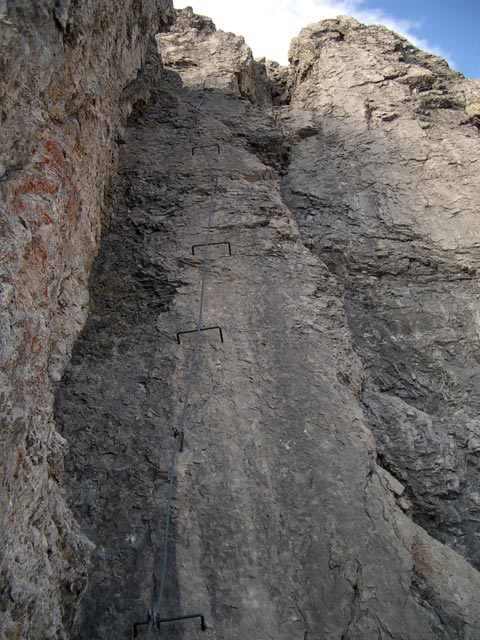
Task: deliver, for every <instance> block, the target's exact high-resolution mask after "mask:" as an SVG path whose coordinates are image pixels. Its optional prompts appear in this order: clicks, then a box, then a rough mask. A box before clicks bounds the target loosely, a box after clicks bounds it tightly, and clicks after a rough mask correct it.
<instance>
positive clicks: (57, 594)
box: [0, 0, 173, 640]
mask: <svg viewBox="0 0 480 640" xmlns="http://www.w3.org/2000/svg"><path fill="white" fill-rule="evenodd" d="M172 18H173V10H172V6H171V2H170V1H169V0H147V1H145V2H138V1H137V0H128V1H126V2H125V1H122V2H120V1H119V0H111V1H110V0H102V1H101V2H81V3H77V2H71V1H70V0H61V1H57V2H53V0H52V1H50V0H38V1H37V2H28V1H15V2H10V1H7V2H6V3H5V2H2V3H0V43H1V44H0V46H1V59H0V96H1V109H0V111H1V125H0V190H1V203H0V212H1V233H2V255H1V258H0V271H1V298H2V311H1V313H2V319H1V332H0V335H1V374H0V376H1V377H0V387H1V392H0V397H1V415H2V435H1V440H0V459H1V467H2V471H1V478H2V479H1V489H0V492H1V493H0V496H1V498H0V504H1V511H2V527H1V538H0V548H1V549H2V556H1V564H0V576H1V577H0V594H1V605H0V608H1V611H2V614H1V618H0V636H1V637H2V638H5V639H11V638H28V639H29V640H33V639H36V638H39V639H42V640H45V639H46V638H64V637H66V633H67V629H68V628H69V626H70V622H71V615H72V611H73V607H72V606H73V604H74V603H75V602H76V601H77V600H78V596H79V593H81V592H82V590H83V585H84V583H85V579H86V573H87V557H88V552H89V548H90V544H89V543H88V541H87V540H86V538H85V537H84V536H83V535H81V534H80V532H79V530H78V527H77V526H76V524H75V523H74V521H73V520H72V517H71V514H70V513H69V511H68V509H67V508H66V506H65V503H64V498H63V494H62V490H61V488H60V487H59V484H58V483H59V478H60V476H61V468H62V458H63V452H64V450H65V441H64V439H63V438H62V437H61V436H60V435H59V434H58V433H57V432H56V430H55V427H54V424H53V416H52V413H53V389H54V385H55V384H56V382H58V380H59V379H60V377H61V374H62V371H63V368H64V366H65V364H66V362H67V361H68V359H69V356H70V351H71V347H72V344H73V341H74V340H75V338H76V336H77V334H78V332H79V330H80V329H81V327H82V325H83V324H84V321H85V318H86V313H87V308H88V275H89V271H90V267H91V264H92V261H93V259H94V257H95V255H96V253H97V251H98V243H99V239H100V230H101V225H102V217H101V210H102V206H103V202H104V193H105V189H106V187H107V186H108V184H109V182H110V179H111V176H112V173H113V172H114V170H115V165H116V161H117V155H118V154H117V148H118V140H119V139H120V138H121V135H122V133H121V128H122V126H123V122H124V120H125V118H126V116H127V115H128V111H129V110H130V109H131V106H132V104H133V103H135V102H136V101H137V100H138V99H140V98H142V99H146V97H147V93H148V91H149V88H148V79H147V78H145V77H143V76H145V75H148V69H146V68H145V63H146V61H147V49H148V46H149V43H150V50H151V51H153V52H155V48H154V44H153V45H152V41H153V36H154V34H155V33H156V32H157V31H159V30H161V29H162V28H165V27H166V26H167V25H168V24H170V23H171V21H172ZM151 55H152V54H151ZM152 64H153V63H152ZM157 66H158V62H157ZM142 67H143V69H144V71H143V76H142V77H139V78H137V76H138V74H139V72H140V70H141V69H142ZM151 71H152V72H153V68H152V69H151ZM151 80H152V81H153V80H154V78H153V77H152V78H151Z"/></svg>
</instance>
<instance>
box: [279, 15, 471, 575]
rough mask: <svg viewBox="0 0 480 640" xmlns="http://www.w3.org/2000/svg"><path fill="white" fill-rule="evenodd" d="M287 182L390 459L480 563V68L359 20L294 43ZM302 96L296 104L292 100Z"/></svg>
mask: <svg viewBox="0 0 480 640" xmlns="http://www.w3.org/2000/svg"><path fill="white" fill-rule="evenodd" d="M290 57H291V60H292V67H291V73H292V78H291V80H290V93H291V96H292V106H291V107H290V108H284V109H283V110H282V111H283V113H282V116H281V117H282V118H283V122H284V125H285V128H286V131H291V134H290V136H291V137H292V138H293V139H298V135H297V127H298V125H297V124H296V115H295V114H296V112H297V111H302V110H304V109H305V108H307V110H308V111H309V112H310V114H311V118H312V119H313V120H314V121H315V122H316V124H317V126H318V130H319V134H318V135H316V136H312V135H309V136H308V137H306V138H305V139H303V140H300V141H298V142H295V141H294V142H293V145H292V151H291V161H290V164H289V166H288V170H287V172H286V175H285V176H284V179H283V185H284V187H283V188H284V196H285V198H286V201H287V202H288V204H289V206H290V207H291V209H292V211H294V213H295V216H296V218H297V220H298V222H299V225H300V229H301V233H302V237H303V238H304V239H305V241H306V242H307V243H308V244H309V246H311V247H312V250H313V251H315V252H316V253H318V255H320V257H321V258H322V259H323V260H324V261H325V262H326V264H327V265H328V266H329V267H330V269H331V270H332V271H333V272H334V273H335V274H336V275H337V277H338V279H339V282H341V283H342V285H343V286H344V287H345V302H346V311H347V315H348V321H349V326H350V328H351V331H352V335H353V338H354V341H355V349H356V351H357V353H358V354H359V356H360V359H361V361H362V363H363V366H364V369H365V393H364V395H363V400H364V402H365V405H366V409H367V415H368V419H369V424H370V426H371V428H372V430H373V433H374V435H375V437H376V441H377V446H378V453H379V457H380V460H381V463H382V465H384V466H385V467H386V468H387V469H388V470H389V471H391V472H392V473H393V474H394V475H395V476H396V477H397V478H398V479H399V480H401V481H402V482H403V483H404V484H405V485H406V486H407V488H408V495H409V498H410V499H411V501H412V505H411V513H412V515H413V517H414V519H415V520H416V521H417V522H419V523H420V524H422V525H423V526H424V527H425V528H426V529H427V531H429V532H430V533H432V535H434V536H435V537H436V538H438V539H439V540H441V541H442V542H445V543H447V544H449V545H450V546H452V548H454V549H456V550H458V551H459V552H460V553H461V554H462V555H464V556H465V557H466V558H467V559H468V560H469V561H470V562H471V563H472V564H473V565H474V566H476V567H477V568H478V567H480V555H479V549H480V527H479V523H480V501H479V495H480V494H479V492H480V476H479V466H478V463H479V458H478V455H479V454H478V438H479V435H480V432H479V427H480V424H479V399H480V397H479V389H480V385H479V382H480V378H479V375H480V350H479V333H478V327H479V324H478V318H479V317H480V316H479V313H480V306H479V292H480V291H479V277H478V265H479V255H480V254H479V247H480V244H479V240H480V227H479V226H478V220H477V217H478V210H479V206H480V189H479V186H480V177H479V172H478V162H479V159H480V144H479V131H478V126H477V124H478V123H477V122H476V120H475V117H476V116H475V115H474V114H475V113H477V112H478V105H479V102H478V101H479V96H480V81H478V80H476V81H475V80H465V79H464V78H463V76H461V75H460V74H458V73H455V72H452V71H451V70H450V69H449V68H448V66H447V65H446V63H445V62H444V61H443V60H440V59H439V58H436V57H435V56H432V55H430V54H427V53H423V52H421V51H418V50H417V49H415V47H413V46H412V45H410V44H409V43H408V42H407V41H405V40H403V39H402V38H400V37H399V36H397V35H395V34H393V33H391V32H390V31H388V30H387V29H385V28H383V27H365V26H364V25H361V24H359V23H358V22H356V21H355V20H353V19H351V18H340V19H338V20H327V21H324V22H323V23H320V24H319V25H311V26H309V27H307V28H306V29H305V30H303V31H302V32H301V34H300V36H299V37H298V38H297V39H296V40H294V41H293V43H292V47H291V50H290ZM292 109H294V110H293V111H292Z"/></svg>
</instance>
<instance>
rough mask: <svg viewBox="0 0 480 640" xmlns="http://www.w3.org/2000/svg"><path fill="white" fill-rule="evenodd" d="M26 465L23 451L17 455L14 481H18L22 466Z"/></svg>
mask: <svg viewBox="0 0 480 640" xmlns="http://www.w3.org/2000/svg"><path fill="white" fill-rule="evenodd" d="M24 464H25V455H24V453H23V451H19V452H18V455H17V466H16V468H15V471H14V472H13V479H14V480H18V478H19V470H20V467H21V466H22V465H24ZM12 516H13V514H12Z"/></svg>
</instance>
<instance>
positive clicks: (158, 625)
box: [133, 613, 207, 638]
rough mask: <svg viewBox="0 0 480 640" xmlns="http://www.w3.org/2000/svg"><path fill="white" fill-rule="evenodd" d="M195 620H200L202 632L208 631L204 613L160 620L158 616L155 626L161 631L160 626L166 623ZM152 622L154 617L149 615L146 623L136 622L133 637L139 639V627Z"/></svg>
mask: <svg viewBox="0 0 480 640" xmlns="http://www.w3.org/2000/svg"><path fill="white" fill-rule="evenodd" d="M193 618H200V625H201V626H200V628H201V629H202V631H206V630H207V623H206V622H205V616H204V615H203V613H190V614H188V615H186V616H173V617H172V618H159V617H158V616H157V618H156V620H155V625H156V627H157V629H159V628H160V625H161V624H163V623H164V622H177V621H179V620H191V619H193ZM151 621H152V616H151V615H150V614H148V615H147V621H146V622H134V624H133V637H134V638H138V627H142V626H146V625H147V624H150V622H151Z"/></svg>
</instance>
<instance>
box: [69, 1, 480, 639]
mask: <svg viewBox="0 0 480 640" xmlns="http://www.w3.org/2000/svg"><path fill="white" fill-rule="evenodd" d="M158 43H159V48H160V52H161V54H162V57H163V58H164V60H165V62H166V64H167V69H166V70H165V72H164V73H163V75H162V78H161V81H160V84H159V86H158V88H157V90H156V91H155V95H154V98H153V100H152V103H151V105H150V106H148V107H147V108H145V109H143V110H139V111H137V112H136V113H135V114H134V115H133V117H132V118H131V119H130V121H129V126H128V128H127V131H126V135H125V142H126V144H125V145H124V147H123V152H122V157H121V162H120V173H119V178H118V180H117V181H116V183H115V185H114V187H113V190H112V192H111V198H112V202H113V215H112V221H111V227H110V230H109V231H108V233H107V234H106V235H105V239H104V242H103V247H102V251H101V253H100V256H99V258H98V260H97V262H96V264H95V267H94V270H93V275H92V308H91V314H90V317H89V320H88V322H87V324H86V326H85V329H84V331H83V332H82V335H81V337H80V339H79V340H78V342H77V344H76V347H75V350H74V355H73V359H72V362H71V363H70V365H69V366H68V367H67V369H66V372H65V375H64V378H63V380H62V383H61V384H60V385H59V389H58V394H57V418H58V421H59V424H60V425H61V429H62V433H63V435H64V436H65V437H66V439H67V440H68V441H69V442H70V446H71V450H70V454H69V456H68V460H67V474H66V482H67V486H68V493H69V496H70V502H71V505H72V507H73V509H74V512H75V515H76V517H77V520H78V521H79V522H80V523H81V525H82V528H83V530H84V531H85V532H86V533H87V535H88V537H89V538H90V539H91V540H92V541H93V542H94V543H95V545H96V549H95V552H94V554H93V556H92V564H93V569H92V574H91V578H90V584H89V587H88V589H87V593H86V595H85V598H84V601H83V609H82V614H81V616H80V626H79V634H78V637H79V638H85V639H87V638H88V639H92V640H93V639H95V638H98V639H100V638H105V637H107V636H108V635H113V636H115V637H125V636H126V635H127V634H128V632H129V631H128V630H129V625H131V624H132V622H134V621H136V620H142V619H143V620H145V619H146V611H147V608H148V607H149V606H150V603H151V598H152V593H153V592H154V590H155V587H156V586H158V583H157V585H156V581H157V580H158V577H159V573H160V569H161V560H162V535H163V526H164V516H165V504H166V492H167V474H168V468H169V461H170V455H171V448H172V442H173V437H172V429H171V427H172V425H175V424H176V421H177V420H178V416H179V414H180V412H181V408H182V401H183V396H184V391H185V385H186V380H187V375H188V365H189V354H190V351H191V346H192V343H191V342H189V341H188V337H186V338H184V340H185V341H184V342H183V341H182V344H181V345H178V344H177V342H176V340H175V336H176V332H177V331H179V330H188V329H192V328H194V324H195V321H196V309H197V305H198V300H199V287H200V280H201V262H202V260H201V253H200V255H198V254H197V255H195V256H192V254H191V246H192V245H194V244H196V243H199V242H200V243H201V242H202V241H203V233H204V230H205V224H206V219H207V214H208V207H209V197H208V196H209V193H210V189H211V180H210V174H209V170H208V165H207V164H206V162H205V158H204V157H203V156H202V154H201V153H200V154H198V153H196V152H195V150H193V152H192V148H193V147H195V146H197V145H198V144H199V139H198V136H197V133H196V127H195V120H196V118H200V120H201V123H202V131H203V137H202V139H203V140H204V141H205V144H208V145H212V146H211V147H209V148H208V154H209V162H210V164H211V166H212V168H213V170H214V173H215V175H216V177H217V182H216V197H215V200H214V203H215V209H214V220H213V236H214V237H213V238H212V240H214V241H218V242H227V241H228V242H230V243H231V246H232V255H231V256H230V255H229V254H228V251H227V250H226V247H225V245H217V246H215V247H212V248H211V253H210V257H209V258H208V272H207V273H208V277H207V283H206V310H205V318H204V324H205V325H207V326H212V325H215V326H216V325H219V326H221V327H222V328H223V332H224V338H225V341H224V343H221V342H220V341H219V340H218V338H217V337H216V335H215V334H205V338H204V339H203V340H202V342H201V347H200V354H199V362H198V367H197V369H196V373H195V379H194V387H193V393H192V397H191V401H192V402H191V409H190V414H189V422H188V427H187V433H186V438H185V447H184V451H183V453H181V454H180V458H179V463H178V467H177V472H176V482H177V491H176V499H175V508H174V518H173V523H172V527H173V528H172V533H171V539H170V549H171V553H170V560H169V565H168V574H167V589H166V593H165V599H164V602H163V604H162V613H163V614H164V615H165V616H166V617H168V616H170V615H177V614H179V613H189V612H191V611H203V612H204V613H205V615H206V616H207V621H208V624H209V630H208V631H207V632H202V631H200V630H199V629H197V627H196V626H195V623H194V622H191V621H190V622H185V623H183V624H177V625H176V626H173V627H169V634H171V637H175V638H187V637H188V638H201V637H208V638H216V639H218V640H220V639H221V640H227V639H229V640H234V639H237V638H258V639H261V640H269V639H272V640H273V639H275V640H282V639H284V640H292V638H299V639H300V638H303V639H305V638H310V639H312V640H317V639H320V638H325V639H327V638H328V639H332V640H333V639H338V640H340V639H344V640H347V639H348V640H353V639H358V640H360V639H362V640H367V639H370V638H372V639H373V638H379V637H389V638H395V639H397V640H418V639H419V638H422V640H424V639H432V640H433V639H435V640H437V639H439V638H441V639H445V640H447V639H453V638H463V639H467V638H468V639H470V640H474V639H477V638H478V637H479V635H478V629H479V628H480V607H479V604H478V597H477V594H478V590H479V587H480V575H479V573H478V571H477V570H476V568H475V566H474V565H475V562H476V559H475V553H474V542H475V535H476V532H475V529H474V526H473V524H472V523H473V522H474V519H475V517H476V512H475V495H476V494H475V491H476V486H477V485H476V482H477V478H478V476H477V475H476V472H477V467H476V466H475V461H476V458H475V456H476V455H477V454H476V446H475V442H476V440H475V438H477V437H478V431H477V425H476V423H475V394H474V393H470V395H469V390H470V389H471V388H473V383H472V378H471V376H472V375H475V370H476V369H475V366H474V361H475V350H474V344H475V343H474V340H473V336H474V332H473V329H472V327H471V326H470V324H469V320H470V319H471V318H472V317H473V311H474V310H475V309H476V304H477V301H476V298H475V295H474V294H475V292H476V289H475V286H476V285H475V282H476V281H475V273H474V269H475V264H476V258H475V237H474V234H475V233H476V229H475V227H474V226H473V224H472V220H471V218H470V219H469V215H471V214H469V212H470V211H473V210H474V207H475V206H476V205H475V202H476V198H478V195H477V193H475V186H476V185H477V184H478V178H477V177H476V175H475V173H474V166H475V164H474V163H475V162H476V161H477V159H478V156H479V143H478V132H477V130H476V128H475V120H474V115H472V113H473V112H472V108H473V107H472V106H471V105H472V104H474V98H475V95H477V96H478V88H477V85H476V84H475V83H474V82H469V81H465V80H463V78H462V77H461V76H459V75H458V74H454V73H453V72H451V71H450V70H449V69H448V67H447V66H446V65H445V63H443V62H442V61H440V60H438V59H437V58H434V57H431V56H428V55H427V54H423V53H421V52H419V51H417V50H416V49H414V48H413V47H411V46H410V45H409V44H408V43H406V42H405V41H404V40H402V39H401V38H399V37H398V36H396V35H394V34H391V33H390V32H388V31H387V30H385V29H382V28H376V27H371V28H370V27H369V28H366V27H364V26H362V25H360V24H358V23H357V22H356V21H353V20H351V19H347V18H341V19H338V20H335V21H327V22H324V23H320V24H319V25H314V26H311V27H309V28H307V29H306V30H305V31H304V32H302V34H301V36H300V37H299V39H297V40H296V41H295V42H294V44H293V47H292V54H291V57H292V65H291V68H290V70H286V69H282V68H280V67H278V66H276V65H274V64H272V63H263V62H262V61H257V62H255V61H253V60H252V58H251V54H250V53H249V51H248V49H246V48H245V45H244V42H243V40H242V39H240V38H237V37H235V36H233V35H231V34H223V33H221V32H216V31H215V30H214V28H213V25H212V23H211V21H209V20H208V19H205V18H203V17H200V16H195V15H194V14H193V13H192V12H191V10H185V11H182V12H179V14H178V19H177V26H176V27H173V28H172V29H171V31H170V32H169V33H167V34H165V35H161V36H159V37H158ZM267 73H268V74H269V78H268V80H267V81H266V82H265V84H264V86H263V88H262V86H261V84H260V82H261V78H262V77H263V76H264V75H265V74H267ZM239 78H242V81H241V82H239ZM420 78H423V80H421V79H420ZM202 87H204V90H203V92H202ZM245 87H247V89H245ZM201 94H202V95H203V100H202V106H201V107H200V108H199V107H198V106H197V105H198V100H199V96H200V95H201ZM451 101H454V102H455V106H448V105H447V103H449V102H451ZM288 103H290V104H288ZM440 103H441V105H440ZM427 104H428V105H430V106H428V108H427V106H426V105H427ZM434 105H437V106H434ZM439 105H440V106H439ZM469 105H470V107H469ZM469 109H470V111H469ZM425 111H428V113H425ZM472 118H473V119H472ZM450 135H451V137H449V136H450ZM452 141H454V143H455V144H453V142H452ZM215 145H219V148H220V151H219V153H217V149H216V146H215ZM467 152H468V160H467V161H464V160H463V157H464V154H465V153H467ZM455 158H456V160H455ZM444 183H446V184H449V185H450V187H449V188H448V189H445V188H443V187H442V189H443V190H442V191H441V193H442V194H443V196H442V198H441V200H440V199H439V195H438V193H437V191H438V190H439V188H440V186H441V185H443V184H444ZM453 185H455V186H456V192H457V193H456V194H455V195H454V194H453V188H452V187H453ZM462 198H463V199H462ZM427 203H428V204H427ZM455 207H457V209H455ZM460 207H461V210H460ZM454 210H458V213H456V214H455V216H456V218H457V220H456V221H454V222H453V223H452V221H451V220H450V218H449V216H450V215H453V213H454ZM460 211H461V212H462V213H460ZM459 215H460V216H461V217H460V218H458V216H459ZM461 221H463V222H461ZM451 234H453V236H452V238H453V239H452V238H451ZM455 249H456V251H455ZM460 302H462V304H460ZM421 304H423V307H421V306H420V305H421ZM467 305H468V306H467ZM420 309H421V315H420ZM468 309H470V311H471V313H470V315H468V313H469V312H468V311H467V310H468ZM407 311H408V313H407ZM446 318H448V319H451V324H452V326H446V325H447V322H448V321H447V320H446ZM448 325H450V323H449V322H448ZM457 342H458V344H457ZM429 345H431V346H429ZM447 354H450V359H449V358H447ZM454 375H455V378H454V382H453V377H452V376H454ZM469 376H470V377H469ZM461 385H464V386H463V387H461ZM468 385H470V386H468ZM462 462H464V463H465V464H468V466H466V467H465V469H462V468H461V465H462ZM447 471H448V473H447ZM455 479H456V480H455ZM455 481H456V485H455V486H456V488H457V493H456V494H455V493H452V492H451V487H452V486H454V483H455ZM453 510H455V512H456V513H457V514H459V515H458V517H457V522H456V524H457V525H458V527H457V529H453V528H452V527H450V528H448V527H443V526H440V524H441V522H445V517H446V516H445V514H448V513H453ZM432 516H433V517H432ZM427 517H428V522H427ZM442 518H443V520H442ZM414 520H416V522H415V521H414ZM420 525H423V526H420ZM426 529H428V531H427V530H426ZM430 534H432V535H430ZM432 536H435V537H432ZM435 538H437V539H435ZM462 555H463V556H464V557H462ZM141 633H143V631H142V632H141Z"/></svg>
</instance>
